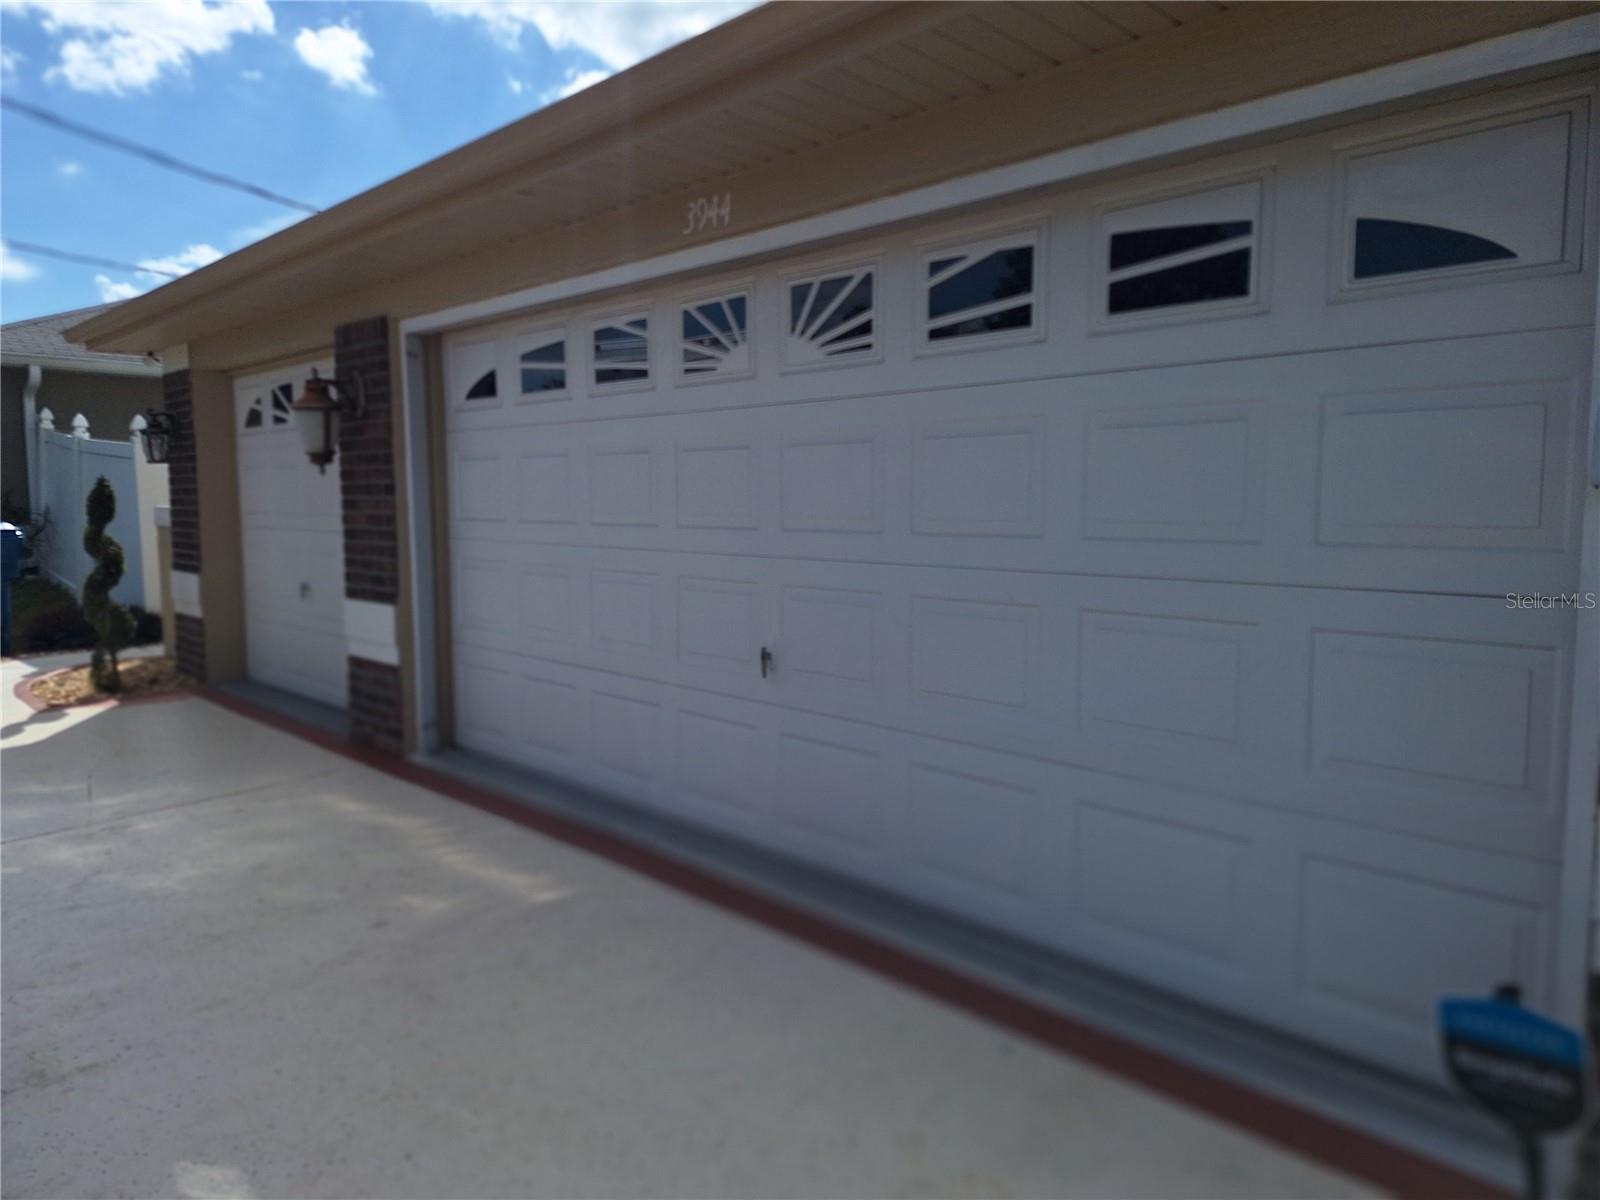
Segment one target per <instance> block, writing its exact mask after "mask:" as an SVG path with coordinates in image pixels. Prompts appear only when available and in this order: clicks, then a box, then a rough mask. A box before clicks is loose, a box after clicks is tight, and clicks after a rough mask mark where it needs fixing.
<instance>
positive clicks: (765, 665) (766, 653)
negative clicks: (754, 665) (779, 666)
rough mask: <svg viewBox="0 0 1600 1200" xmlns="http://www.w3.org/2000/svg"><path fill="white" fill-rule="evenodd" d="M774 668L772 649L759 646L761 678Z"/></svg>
mask: <svg viewBox="0 0 1600 1200" xmlns="http://www.w3.org/2000/svg"><path fill="white" fill-rule="evenodd" d="M774 669H775V668H774V667H773V665H772V651H771V650H768V649H767V648H766V647H765V646H763V647H761V678H763V679H765V678H766V677H767V672H768V671H772V670H774Z"/></svg>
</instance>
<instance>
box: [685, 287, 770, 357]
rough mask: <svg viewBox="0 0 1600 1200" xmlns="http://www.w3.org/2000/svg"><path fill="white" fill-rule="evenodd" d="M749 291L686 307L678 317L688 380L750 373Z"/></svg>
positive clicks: (694, 303)
mask: <svg viewBox="0 0 1600 1200" xmlns="http://www.w3.org/2000/svg"><path fill="white" fill-rule="evenodd" d="M749 318H750V294H749V293H748V292H735V293H732V294H729V295H726V296H719V297H715V298H713V299H710V300H699V301H695V302H693V303H690V304H686V305H684V306H683V309H682V312H681V314H680V317H679V344H678V353H679V370H680V372H681V373H682V375H683V376H684V377H685V378H688V379H715V378H718V377H728V376H733V375H743V374H745V373H747V372H748V371H749V370H750V369H751V367H752V365H753V364H752V362H751V358H750V325H749Z"/></svg>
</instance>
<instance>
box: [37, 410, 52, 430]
mask: <svg viewBox="0 0 1600 1200" xmlns="http://www.w3.org/2000/svg"><path fill="white" fill-rule="evenodd" d="M55 427H56V415H55V413H53V412H51V411H50V410H49V409H48V408H41V409H40V410H39V428H40V429H54V428H55Z"/></svg>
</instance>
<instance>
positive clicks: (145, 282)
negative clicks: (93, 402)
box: [0, 0, 748, 321]
mask: <svg viewBox="0 0 1600 1200" xmlns="http://www.w3.org/2000/svg"><path fill="white" fill-rule="evenodd" d="M745 7H748V3H741V2H739V0H734V2H733V3H720V2H705V3H701V2H696V0H679V2H676V3H632V2H626V0H609V2H600V0H592V2H589V3H582V2H580V3H565V4H562V3H534V2H532V0H415V2H411V0H405V2H402V0H390V2H381V3H320V2H315V0H288V2H284V3H269V2H268V0H126V2H112V0H105V2H98V3H97V2H90V0H45V2H22V0H0V89H3V91H4V92H5V94H6V95H8V96H12V97H15V98H16V99H18V100H22V101H26V102H28V103H31V104H34V105H37V106H39V107H42V108H47V109H50V110H51V111H53V112H56V113H59V114H60V115H62V116H64V117H67V118H70V119H71V120H74V121H77V122H79V123H82V124H86V125H91V126H94V127H96V128H100V129H103V130H105V131H107V132H109V133H113V134H116V135H117V136H120V137H123V138H126V139H129V140H132V141H136V142H141V143H145V144H147V145H150V146H154V147H156V148H158V149H161V150H164V151H166V152H167V153H169V154H172V155H175V156H176V157H178V158H182V159H185V160H187V161H190V162H193V163H196V164H198V165H200V166H204V167H207V168H210V169H212V170H215V171H220V172H222V173H225V174H228V175H233V176H236V177H238V178H241V179H245V180H248V181H250V182H252V183H257V184H259V185H261V186H262V187H265V188H269V189H271V190H272V191H274V192H278V193H281V194H283V195H287V196H291V197H294V198H296V199H299V200H304V201H306V202H308V203H310V204H313V205H316V206H318V207H322V208H326V207H329V206H331V205H333V204H335V203H337V202H338V201H340V200H342V199H344V198H346V197H348V196H352V195H354V194H355V193H357V192H360V191H363V190H364V189H366V188H369V187H371V186H373V185H374V184H377V183H380V182H382V181H383V180H385V179H387V178H389V177H390V176H392V175H395V174H398V173H399V172H401V171H404V170H406V169H407V168H409V167H413V166H416V165H417V164H418V163H421V162H425V161H426V160H428V159H430V158H433V157H435V156H436V155H439V154H442V153H444V152H445V151H447V150H450V149H452V148H453V147H456V146H459V145H461V144H462V143H463V142H467V141H470V140H471V139H473V138H475V137H478V136H479V135H481V134H484V133H487V132H488V131H489V130H491V129H495V128H497V127H499V126H501V125H504V124H506V123H507V122H509V121H514V120H516V119H517V118H518V117H521V116H524V115H525V114H527V113H529V112H532V111H533V110H534V109H537V108H541V107H543V106H544V105H546V104H549V103H553V102H555V101H556V100H559V99H560V98H561V97H562V96H563V95H565V94H570V93H571V92H572V91H575V90H577V89H579V88H581V87H583V86H586V85H587V84H590V83H593V82H596V81H598V80H599V79H603V78H604V77H605V76H606V75H608V74H611V73H613V72H615V71H618V70H622V69H624V68H626V67H628V66H631V65H632V64H633V63H634V62H636V61H638V60H639V59H640V58H643V57H646V56H648V55H649V54H653V53H655V52H657V51H659V50H662V49H665V48H666V47H667V46H669V45H671V44H673V43H674V42H677V41H679V40H681V39H682V38H684V37H687V36H691V35H692V34H694V33H697V32H700V31H701V30H703V29H706V28H709V27H710V26H711V25H713V24H716V23H717V22H719V21H721V20H725V19H726V18H728V17H730V16H732V15H734V14H735V13H737V12H739V11H740V10H742V9H743V8H745ZM295 215H296V214H295V213H294V212H293V211H292V210H289V209H285V208H283V207H281V206H278V205H274V204H272V203H269V202H267V201H264V200H260V199H256V198H254V197H251V196H248V195H244V194H242V193H238V192H233V191H229V190H225V189H222V188H218V187H214V186H211V185H208V184H205V183H202V182H200V181H199V180H195V179H190V178H187V177H185V176H182V175H176V174H173V173H171V172H169V171H164V170H162V169H160V168H158V167H156V166H154V165H151V164H148V163H144V162H141V161H139V160H136V159H134V158H130V157H128V156H126V155H123V154H120V153H118V152H116V151H114V150H111V149H109V148H105V147H101V146H97V145H94V144H92V143H89V142H86V141H83V140H81V139H78V138H75V137H72V136H70V135H69V134H66V133H64V132H62V131H60V130H56V129H53V128H50V127H48V126H45V125H41V124H39V123H37V122H35V121H33V120H31V119H29V118H28V117H26V116H23V115H20V114H18V113H15V112H12V111H9V110H8V111H5V112H3V113H0V240H5V239H15V240H18V241H24V242H33V243H38V244H42V245H46V246H53V247H56V248H59V249H62V250H70V251H75V252H77V253H82V254H91V255H98V256H101V257H105V258H110V259H117V260H121V261H124V262H128V263H146V264H150V265H156V266H162V267H165V268H167V269H169V270H177V271H184V270H189V269H193V268H194V267H197V266H203V265H204V264H205V263H206V262H208V261H212V260H214V259H215V258H217V257H219V256H221V255H224V254H228V253H231V252H232V251H234V250H237V249H239V248H240V247H241V246H243V245H246V244H248V243H249V242H251V241H253V240H256V239H257V238H260V237H263V236H265V235H266V234H268V233H271V232H274V231H275V230H277V229H279V228H282V227H283V226H284V225H286V224H288V223H289V222H290V221H292V220H293V219H294V217H295ZM160 282H162V279H161V277H160V276H157V275H152V274H148V273H145V272H136V271H118V270H114V269H108V268H104V267H90V266H77V265H72V264H68V263H63V262H58V261H54V260H51V259H47V258H42V257H35V256H30V255H27V254H25V253H21V252H19V251H16V250H14V249H11V248H9V247H8V248H6V249H5V250H4V251H3V253H0V317H3V319H4V320H7V321H14V320H18V319H21V318H24V317H30V316H37V315H39V314H42V313H49V312H57V311H60V310H62V309H69V308H80V307H83V306H85V305H89V304H98V303H101V302H102V301H104V300H108V299H115V298H119V297H123V296H128V295H133V294H136V293H137V292H142V291H146V290H148V289H150V288H151V287H154V286H156V285H157V284H159V283H160Z"/></svg>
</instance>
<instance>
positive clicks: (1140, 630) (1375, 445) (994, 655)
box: [444, 77, 1595, 1075]
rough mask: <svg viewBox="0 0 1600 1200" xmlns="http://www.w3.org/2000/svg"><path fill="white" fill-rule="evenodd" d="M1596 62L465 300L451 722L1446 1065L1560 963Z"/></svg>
mask: <svg viewBox="0 0 1600 1200" xmlns="http://www.w3.org/2000/svg"><path fill="white" fill-rule="evenodd" d="M1580 85H1581V86H1580ZM1590 86H1592V77H1590V78H1588V79H1583V80H1578V81H1574V80H1568V81H1564V82H1563V83H1561V84H1557V85H1547V86H1545V87H1542V88H1538V89H1533V90H1524V91H1520V92H1507V93H1501V94H1500V95H1499V96H1497V97H1495V98H1493V99H1482V100H1478V101H1473V102H1467V103H1458V104H1456V105H1453V106H1450V107H1447V108H1435V109H1431V110H1427V111H1422V112H1418V113H1414V114H1410V115H1407V116H1403V117H1391V118H1387V119H1385V120H1382V121H1379V122H1372V123H1368V124H1366V125H1363V126H1361V127H1357V128H1350V129H1344V130H1340V131H1337V132H1335V133H1324V134H1320V135H1317V136H1315V137H1312V138H1305V139H1299V140H1295V141H1292V142H1286V143H1284V144H1282V145H1278V146H1273V147H1268V148H1264V149H1257V150H1253V151H1248V152H1244V153H1240V154H1236V155H1232V156H1229V157H1226V158H1221V157H1219V158H1217V159H1214V160H1212V161H1210V162H1207V163H1205V164H1203V165H1201V166H1198V167H1195V166H1190V167H1187V168H1182V169H1176V170H1169V171H1164V172H1160V173H1154V174H1151V175H1149V176H1147V177H1145V178H1141V179H1134V180H1128V179H1124V180H1122V181H1119V182H1117V183H1116V184H1114V185H1100V186H1096V187H1092V188H1080V189H1078V190H1073V191H1063V192H1062V193H1060V194H1058V195H1055V196H1053V197H1048V198H1044V199H1038V200H1035V201H1032V202H1030V203H1029V204H1027V205H1024V206H1020V207H1009V208H1006V209H1004V210H999V209H997V210H994V211H990V212H986V213H983V214H981V215H977V216H969V217H965V218H963V219H961V220H958V221H946V222H942V223H939V224H937V225H928V226H926V227H922V228H917V229H914V230H912V231H910V232H902V233H894V234H889V235H883V236H876V237H872V238H870V239H865V240H863V241H861V242H860V243H859V244H856V245H850V246H844V247H834V248H830V249H829V250H828V252H827V253H826V254H825V255H823V256H821V257H814V258H809V259H795V260H789V261H783V262H776V263H761V264H756V265H751V266H745V267H741V268H738V269H735V270H732V271H729V272H726V273H724V274H720V275H718V276H717V277H715V278H711V277H703V278H693V279H689V280H686V281H678V282H675V283H672V284H664V285H662V287H661V288H659V289H658V290H655V291H652V292H650V293H648V294H642V295H632V296H625V297H621V298H614V299H608V300H605V301H603V302H600V303H596V304H591V305H588V306H586V307H584V308H583V309H582V310H581V311H571V310H555V311H545V312H539V313H534V314H531V315H528V316H526V317H524V318H521V319H518V320H516V321H513V322H508V323H504V324H501V325H498V326H495V327H492V328H488V327H486V328H480V329H472V330H464V331H461V332H460V333H457V334H453V335H452V336H451V337H450V339H449V340H448V341H447V345H446V370H445V376H444V378H445V381H446V384H445V386H446V389H447V392H448V395H447V404H448V416H447V421H448V428H449V468H448V469H449V473H450V492H449V506H450V524H449V531H450V540H451V562H450V567H451V571H452V600H451V604H452V622H453V677H454V696H455V731H456V739H457V740H458V741H459V743H460V744H461V745H463V746H466V747H470V748H472V749H475V750H478V751H481V752H483V753H485V754H489V755H493V756H496V757H498V758H501V759H505V760H509V761H511V762H515V763H520V764H525V765H527V766H529V767H533V768H537V769H539V770H542V771H547V772H552V773H555V774H558V775H560V776H563V777H567V778H570V779H573V780H577V781H581V782H582V783H584V784H588V785H592V786H594V787H598V788H602V789H605V790H607V791H609V792H612V793H615V794H619V795H621V796H625V797H627V798H629V799H631V800H633V801H636V802H638V803H640V804H644V805H649V806H652V807H654V808H657V809H661V810H665V811H667V812H670V813H673V814H680V815H682V816H684V817H686V818H690V819H693V820H695V821H700V822H705V823H708V824H711V825H714V826H717V827H719V828H721V829H724V830H729V831H734V832H736V833H738V834H739V835H741V836H743V837H746V838H749V839H751V840H753V841H756V842H760V843H763V844H765V845H768V846H772V847H776V848H779V849H781V850H783V851H785V852H788V853H792V854H795V855H799V856H803V857H805V858H807V859H809V860H812V861H815V862H818V863H822V864H825V865H827V866H828V867H830V868H833V869H837V870H839V871H843V872H847V873H850V874H854V875H857V876H859V877H861V878H864V879H866V880H869V881H871V882H872V883H874V884H877V885H881V886H884V887H888V888H893V889H897V890H900V891H903V892H905V893H908V894H910V895H913V896H916V897H919V898H922V899H926V900H929V901H931V902H933V903H935V904H938V905H941V906H945V907H947V908H949V909H952V910H955V911H958V912H960V913H962V914H965V915H967V916H970V917H975V918H977V919H979V920H981V921H984V922H988V923H990V924H992V925H994V926H998V927H1001V928H1004V929H1006V930H1008V931H1012V932H1015V933H1018V934H1021V935H1023V936H1025V937H1027V938H1030V939H1033V940H1036V941H1038V942H1042V943H1045V944H1047V945H1050V946H1053V947H1057V948H1060V949H1061V950H1065V951H1068V952H1070V953H1072V954H1074V955H1077V956H1081V957H1084V958H1088V959H1091V960H1093V961H1096V962H1099V963H1102V964H1106V965H1108V966H1111V967H1114V968H1116V969H1119V970H1121V971H1124V972H1128V973H1130V974H1133V975H1135V976H1138V977H1140V978H1142V979H1145V980H1147V981H1151V982H1154V983H1156V984H1159V985H1162V986H1164V987H1168V988H1171V989H1173V990H1176V991H1179V992H1182V993H1184V994H1186V995H1189V996H1192V997H1195V998H1197V999H1200V1000H1203V1001H1205V1002H1208V1003H1210V1004H1214V1005H1218V1006H1222V1007H1225V1008H1227V1009H1230V1010H1232V1011H1235V1012H1238V1013H1242V1014H1245V1015H1248V1016H1250V1017H1253V1018H1255V1019H1258V1020H1261V1021H1264V1022H1268V1023H1271V1024H1274V1025H1277V1026H1279V1027H1283V1028H1286V1029H1288V1030H1291V1031H1293V1032H1295V1033H1297V1034H1300V1035H1302V1036H1305V1037H1308V1038H1312V1039H1318V1040H1323V1041H1327V1042H1331V1043H1333V1044H1335V1045H1337V1046H1338V1047H1340V1048H1341V1049H1343V1050H1345V1051H1347V1052H1351V1053H1355V1054H1358V1055H1365V1056H1369V1057H1371V1058H1373V1059H1376V1060H1379V1061H1382V1062H1384V1063H1387V1064H1389V1065H1391V1066H1398V1067H1400V1068H1402V1069H1405V1070H1409V1071H1412V1072H1414V1073H1417V1074H1419V1075H1433V1074H1434V1073H1435V1072H1436V1065H1435V1064H1436V1057H1437V1051H1436V1048H1435V1041H1434V1033H1433V1029H1432V1005H1433V1003H1434V1001H1435V999H1436V997H1437V996H1438V995H1439V994H1440V993H1441V992H1445V991H1449V990H1454V989H1464V990H1469V991H1471V990H1480V991H1481V990H1483V989H1486V988H1489V987H1492V986H1494V985H1495V984H1497V983H1499V982H1501V981H1505V980H1516V981H1519V982H1520V983H1521V984H1522V986H1523V988H1524V989H1525V993H1526V995H1527V996H1528V998H1529V1000H1530V1002H1531V1003H1534V1004H1540V1003H1544V1002H1546V1001H1547V1000H1549V998H1550V997H1551V995H1552V981H1553V977H1554V973H1555V967H1556V962H1555V947H1556V945H1557V933H1558V930H1557V920H1556V916H1557V876H1558V863H1559V859H1560V837H1561V830H1562V822H1563V819H1564V811H1565V810H1564V787H1565V761H1566V760H1565V754H1566V737H1567V733H1566V729H1567V719H1568V712H1569V696H1570V688H1571V673H1572V669H1573V663H1572V657H1571V656H1572V648H1573V630H1574V619H1573V616H1572V614H1571V613H1570V612H1563V611H1559V610H1549V609H1531V610H1521V609H1515V608H1510V607H1508V606H1507V603H1506V601H1505V594H1506V593H1508V592H1517V593H1531V592H1544V593H1546V594H1553V593H1559V592H1564V591H1565V592H1570V591H1573V590H1574V589H1575V587H1576V584H1577V554H1576V551H1577V545H1578V533H1579V530H1578V518H1579V513H1580V504H1581V488H1582V470H1581V462H1582V455H1581V450H1582V447H1583V446H1584V445H1585V444H1586V443H1585V436H1586V435H1585V428H1586V423H1587V406H1588V397H1589V395H1590V393H1589V380H1588V375H1589V367H1590V362H1591V356H1592V353H1593V345H1592V338H1593V319H1594V312H1593V301H1594V294H1595V284H1594V277H1593V269H1592V266H1588V265H1585V264H1592V263H1593V261H1594V259H1593V245H1592V238H1591V237H1589V235H1588V234H1586V232H1585V228H1586V225H1585V219H1584V213H1583V204H1582V199H1583V192H1584V180H1585V178H1586V176H1585V170H1586V167H1585V146H1586V142H1587V138H1588V132H1587V115H1588V103H1589V91H1588V89H1589V87H1590ZM1586 241H1587V242H1588V243H1589V249H1588V250H1587V251H1585V249H1584V246H1585V242H1586ZM764 652H765V654H766V655H770V658H769V659H767V660H766V665H767V670H765V671H763V655H764ZM1590 666H1591V668H1592V664H1590Z"/></svg>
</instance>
